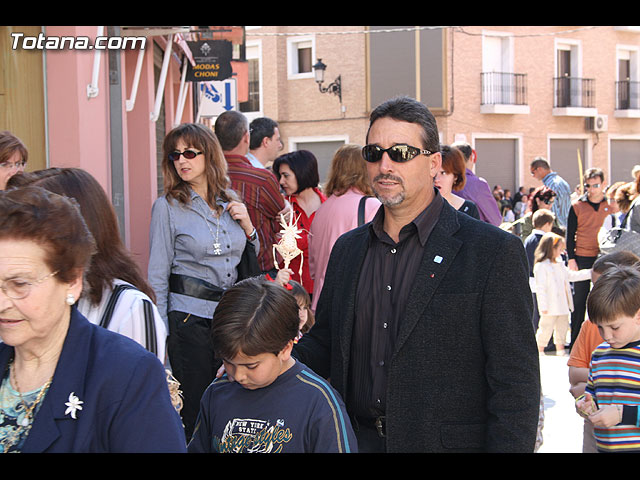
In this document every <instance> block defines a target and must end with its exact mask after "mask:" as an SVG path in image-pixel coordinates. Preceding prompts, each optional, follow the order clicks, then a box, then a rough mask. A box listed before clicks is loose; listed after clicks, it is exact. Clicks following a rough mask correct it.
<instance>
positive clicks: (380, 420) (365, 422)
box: [353, 415, 387, 437]
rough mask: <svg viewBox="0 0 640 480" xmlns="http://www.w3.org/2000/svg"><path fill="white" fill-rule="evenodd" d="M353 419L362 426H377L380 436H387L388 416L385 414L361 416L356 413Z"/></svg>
mask: <svg viewBox="0 0 640 480" xmlns="http://www.w3.org/2000/svg"><path fill="white" fill-rule="evenodd" d="M353 419H354V420H355V421H356V423H357V424H358V425H359V426H361V427H367V428H375V429H376V430H377V432H378V435H379V436H380V437H386V436H387V417H385V416H383V415H381V416H379V417H360V416H357V415H356V416H354V417H353Z"/></svg>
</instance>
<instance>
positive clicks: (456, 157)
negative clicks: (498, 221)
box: [433, 145, 480, 219]
mask: <svg viewBox="0 0 640 480" xmlns="http://www.w3.org/2000/svg"><path fill="white" fill-rule="evenodd" d="M441 154H442V168H441V169H440V171H439V172H438V173H437V174H436V176H435V178H434V182H433V184H434V185H435V187H436V188H437V189H438V190H439V191H440V195H442V196H443V197H444V199H445V200H446V201H447V202H449V204H450V205H451V206H452V207H453V208H455V209H456V210H459V211H461V212H463V213H466V214H467V215H469V216H470V217H473V218H477V219H480V213H479V212H478V207H477V206H476V204H475V203H473V202H472V201H471V200H466V199H464V198H462V197H459V196H457V195H456V194H455V193H454V192H459V191H460V190H462V189H463V188H464V185H465V183H466V182H467V177H466V168H467V167H466V165H465V161H464V155H463V154H462V152H461V151H460V150H458V149H457V148H456V147H451V146H449V145H443V146H442V148H441Z"/></svg>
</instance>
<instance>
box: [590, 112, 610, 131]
mask: <svg viewBox="0 0 640 480" xmlns="http://www.w3.org/2000/svg"><path fill="white" fill-rule="evenodd" d="M607 128H608V117H607V116H606V115H596V116H595V117H588V118H587V130H589V131H591V132H606V131H607Z"/></svg>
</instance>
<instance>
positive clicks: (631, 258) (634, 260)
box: [591, 250, 640, 274]
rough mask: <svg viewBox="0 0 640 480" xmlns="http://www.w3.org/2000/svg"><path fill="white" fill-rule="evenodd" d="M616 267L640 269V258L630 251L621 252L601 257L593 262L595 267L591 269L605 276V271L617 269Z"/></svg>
mask: <svg viewBox="0 0 640 480" xmlns="http://www.w3.org/2000/svg"><path fill="white" fill-rule="evenodd" d="M616 265H626V266H628V267H633V266H636V267H638V268H640V257H638V256H637V255H636V254H635V253H633V252H630V251H628V250H620V251H617V252H613V253H608V254H606V255H603V256H601V257H599V258H598V259H597V260H596V261H595V262H593V267H591V268H592V270H593V271H594V272H595V273H598V274H603V273H604V272H605V270H607V269H609V268H611V267H615V266H616Z"/></svg>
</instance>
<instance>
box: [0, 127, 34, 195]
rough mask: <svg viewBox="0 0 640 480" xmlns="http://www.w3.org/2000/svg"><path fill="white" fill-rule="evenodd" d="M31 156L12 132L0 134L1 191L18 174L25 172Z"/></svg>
mask: <svg viewBox="0 0 640 480" xmlns="http://www.w3.org/2000/svg"><path fill="white" fill-rule="evenodd" d="M28 156H29V154H28V152H27V148H26V147H25V146H24V144H23V143H22V141H20V139H19V138H18V137H16V136H15V135H13V134H12V133H11V132H7V131H4V132H0V190H4V189H5V188H6V186H7V181H8V180H9V179H10V178H11V177H13V176H14V175H15V174H16V173H20V172H22V171H23V170H24V167H25V165H26V164H27V158H28Z"/></svg>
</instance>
